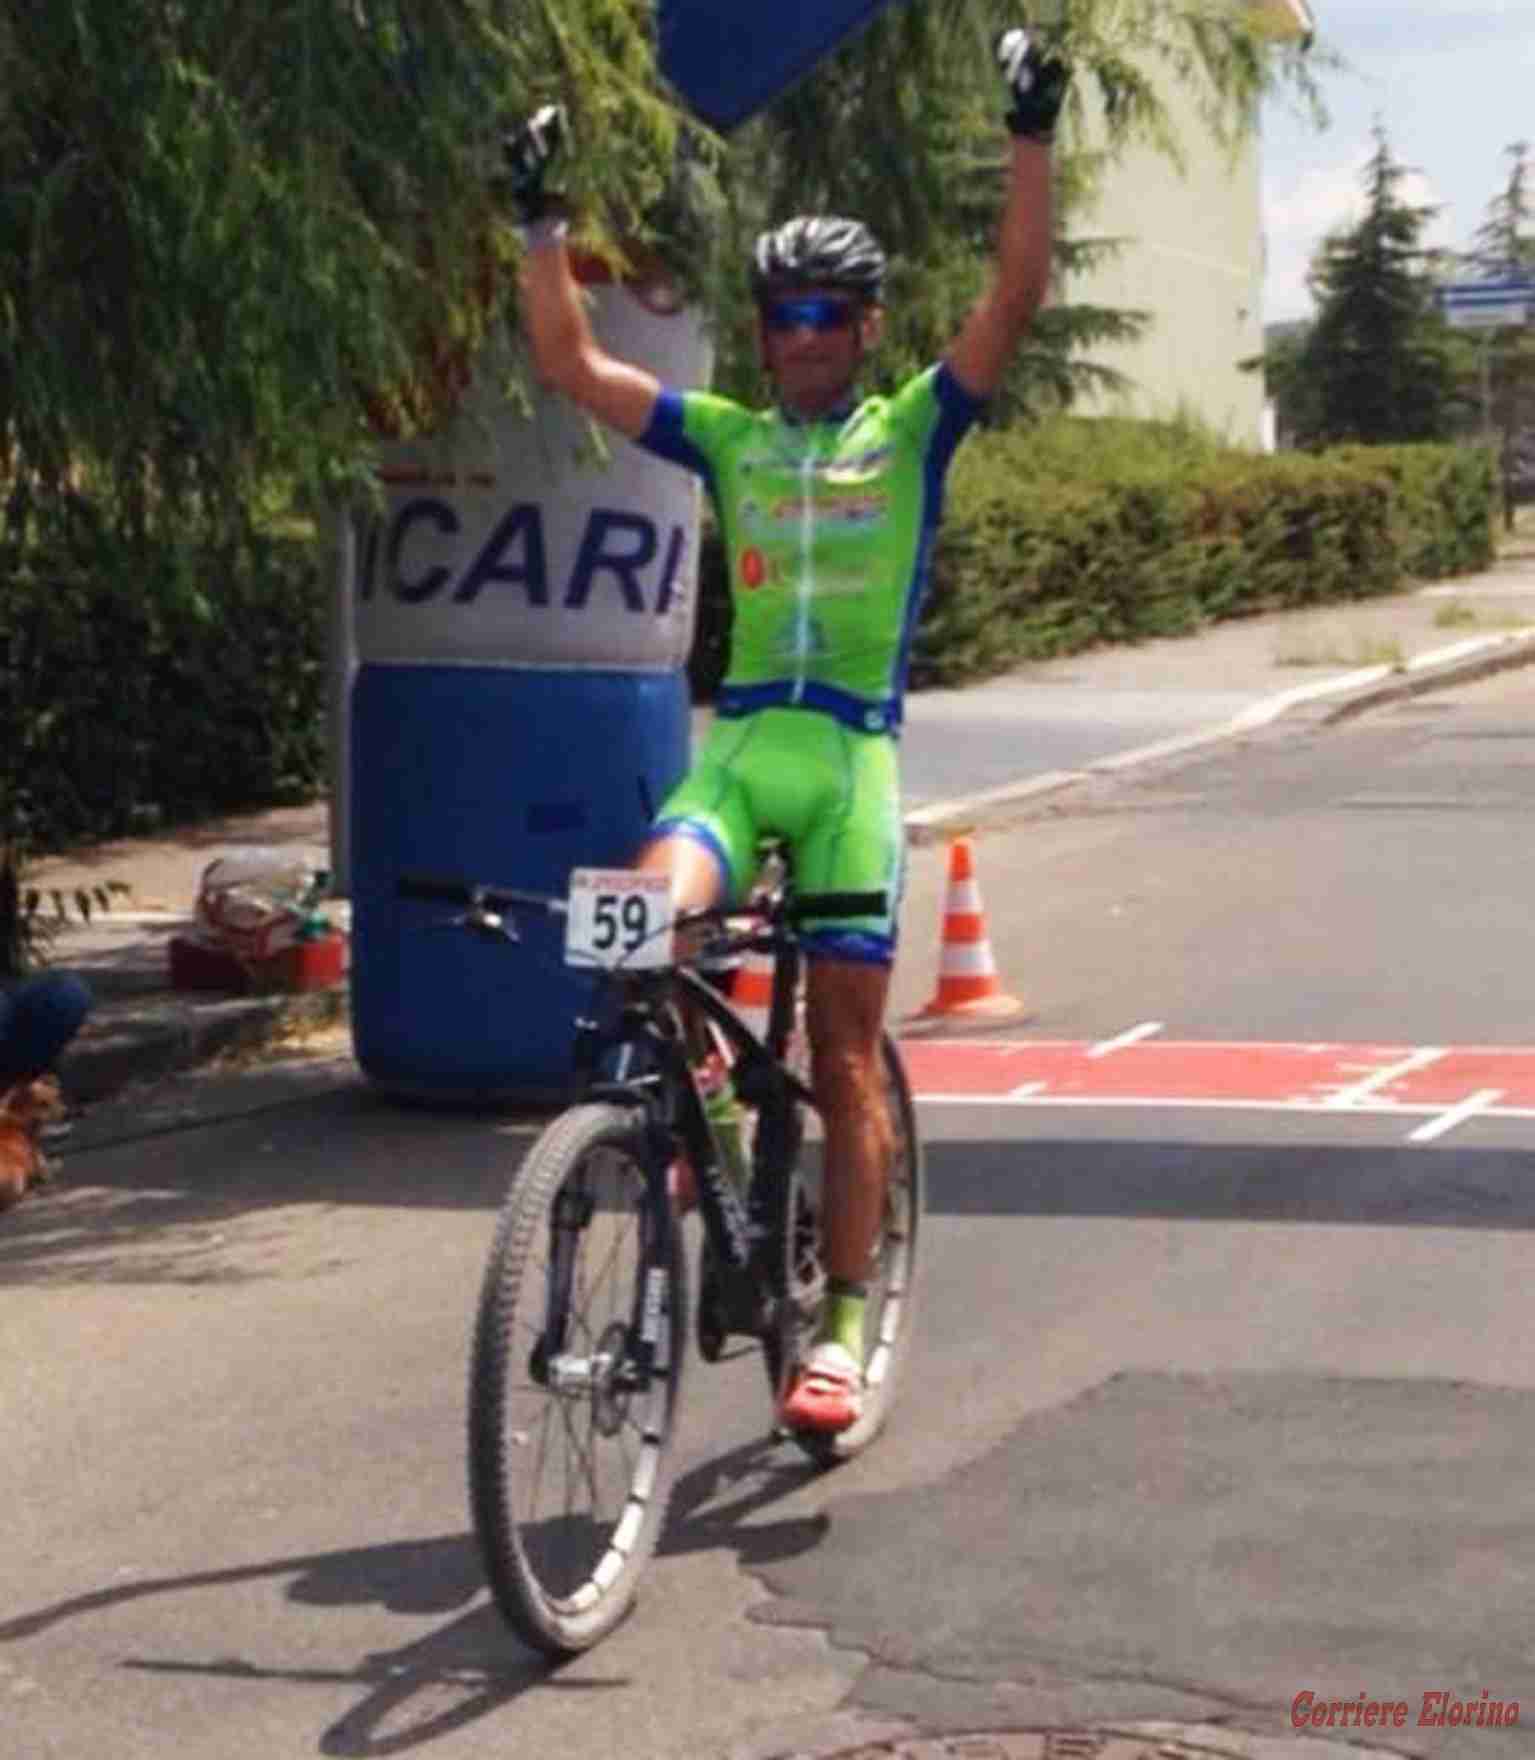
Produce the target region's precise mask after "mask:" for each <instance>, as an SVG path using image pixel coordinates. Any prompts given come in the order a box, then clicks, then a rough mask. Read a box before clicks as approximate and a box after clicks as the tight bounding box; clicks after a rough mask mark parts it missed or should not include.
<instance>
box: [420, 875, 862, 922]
mask: <svg viewBox="0 0 1535 1760" xmlns="http://www.w3.org/2000/svg"><path fill="white" fill-rule="evenodd" d="M395 893H396V896H397V897H399V898H412V899H417V900H419V901H420V902H422V903H425V904H462V905H470V906H480V905H483V906H487V907H488V908H489V909H491V910H501V909H504V908H505V907H506V906H507V905H522V906H524V907H525V908H526V909H529V910H541V911H544V912H546V913H547V914H548V915H549V916H552V917H563V916H566V915H568V914H569V910H570V906H569V904H568V903H567V902H566V900H564V899H563V898H556V897H554V896H553V895H552V894H550V893H546V892H523V891H519V890H518V889H517V888H515V887H511V886H471V885H470V884H469V882H468V881H466V880H461V879H457V878H454V877H453V876H451V875H444V874H420V873H406V874H401V875H400V877H399V879H398V881H397V882H396V883H395ZM888 903H889V900H888V898H887V897H886V895H885V894H884V893H883V892H806V893H791V894H790V895H789V900H788V904H787V907H786V909H785V912H784V915H785V916H786V917H787V918H788V919H789V921H790V922H803V921H804V920H805V919H806V918H809V917H880V916H883V915H884V914H885V910H886V908H887V906H888ZM770 915H771V912H770V911H769V910H768V909H766V908H765V907H760V906H759V907H758V908H757V909H755V910H753V909H752V907H751V906H750V905H748V906H746V907H744V908H742V909H731V908H729V907H727V906H725V905H711V906H710V907H709V908H708V909H707V910H701V911H689V912H687V913H686V914H685V915H683V916H679V917H678V919H677V926H678V928H682V929H685V928H687V927H689V926H690V925H692V924H695V923H708V922H721V923H722V922H724V921H725V920H726V919H728V918H730V917H741V916H757V917H760V918H762V919H763V920H764V921H766V920H767V919H768V918H769V917H770Z"/></svg>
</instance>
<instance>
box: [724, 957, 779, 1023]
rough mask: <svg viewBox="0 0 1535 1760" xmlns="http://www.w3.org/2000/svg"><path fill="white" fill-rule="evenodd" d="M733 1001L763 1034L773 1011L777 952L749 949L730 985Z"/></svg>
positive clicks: (743, 1015)
mask: <svg viewBox="0 0 1535 1760" xmlns="http://www.w3.org/2000/svg"><path fill="white" fill-rule="evenodd" d="M730 1003H731V1007H732V1008H734V1009H735V1011H736V1013H737V1014H738V1015H740V1017H741V1019H742V1020H744V1021H745V1022H746V1024H747V1026H749V1027H750V1028H751V1030H752V1031H753V1032H754V1033H755V1034H756V1035H757V1037H758V1038H759V1039H761V1038H763V1037H764V1036H765V1035H766V1033H767V1030H768V1021H769V1019H770V1018H771V1016H772V1013H773V956H772V955H771V954H770V953H753V952H750V951H748V952H747V954H746V955H745V957H744V958H743V959H742V961H741V963H740V965H738V966H737V967H736V974H735V977H734V978H733V979H732V980H731V985H730Z"/></svg>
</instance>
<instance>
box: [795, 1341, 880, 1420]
mask: <svg viewBox="0 0 1535 1760" xmlns="http://www.w3.org/2000/svg"><path fill="white" fill-rule="evenodd" d="M862 1416H863V1370H862V1369H860V1368H859V1366H858V1364H857V1362H856V1361H855V1359H854V1357H853V1354H852V1352H851V1351H849V1350H847V1349H846V1348H845V1347H844V1346H842V1345H840V1344H835V1343H832V1342H831V1341H829V1340H823V1341H822V1342H821V1343H819V1344H813V1345H811V1347H810V1350H809V1352H808V1353H807V1354H806V1356H805V1358H804V1360H803V1361H802V1362H801V1363H800V1365H799V1367H798V1368H797V1369H796V1370H795V1371H794V1376H793V1379H792V1380H791V1381H790V1383H789V1391H788V1392H787V1393H786V1394H785V1395H784V1398H783V1403H782V1404H781V1405H780V1406H779V1408H778V1420H779V1422H780V1423H781V1424H783V1425H785V1426H786V1427H787V1428H788V1429H790V1430H821V1431H825V1432H827V1433H829V1434H833V1435H834V1434H836V1433H837V1432H838V1431H840V1430H850V1429H852V1427H853V1425H854V1424H856V1423H857V1422H858V1420H859V1419H860V1418H861V1417H862Z"/></svg>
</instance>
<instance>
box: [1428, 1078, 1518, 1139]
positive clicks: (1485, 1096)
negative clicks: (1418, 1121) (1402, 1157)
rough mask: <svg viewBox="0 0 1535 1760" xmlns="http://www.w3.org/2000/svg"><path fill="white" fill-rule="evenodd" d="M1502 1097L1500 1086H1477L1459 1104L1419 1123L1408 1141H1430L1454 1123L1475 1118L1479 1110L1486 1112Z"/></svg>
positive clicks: (1454, 1125) (1443, 1133)
mask: <svg viewBox="0 0 1535 1760" xmlns="http://www.w3.org/2000/svg"><path fill="white" fill-rule="evenodd" d="M1502 1098H1503V1090H1502V1089H1501V1088H1478V1089H1477V1091H1476V1092H1475V1093H1474V1094H1468V1095H1467V1096H1466V1098H1465V1099H1464V1100H1462V1101H1461V1103H1460V1105H1459V1106H1452V1107H1451V1108H1450V1110H1449V1111H1448V1112H1441V1113H1440V1115H1439V1116H1438V1118H1434V1119H1430V1120H1429V1122H1428V1123H1427V1124H1424V1125H1419V1126H1418V1128H1417V1130H1415V1131H1414V1132H1413V1133H1412V1134H1411V1136H1409V1137H1408V1139H1407V1141H1408V1142H1409V1143H1432V1142H1434V1141H1435V1140H1436V1139H1437V1138H1439V1137H1442V1136H1444V1135H1445V1134H1446V1132H1448V1131H1452V1130H1454V1129H1455V1127H1456V1125H1458V1124H1464V1123H1465V1122H1466V1120H1467V1119H1468V1118H1475V1117H1476V1115H1477V1114H1478V1113H1479V1112H1486V1111H1487V1109H1488V1108H1489V1107H1490V1106H1495V1105H1496V1104H1497V1103H1498V1101H1499V1100H1501V1099H1502Z"/></svg>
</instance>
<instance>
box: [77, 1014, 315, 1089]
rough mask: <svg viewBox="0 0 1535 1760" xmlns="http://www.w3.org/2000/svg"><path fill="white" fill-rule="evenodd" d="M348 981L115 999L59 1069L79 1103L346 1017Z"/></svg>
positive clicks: (86, 1028) (194, 1067)
mask: <svg viewBox="0 0 1535 1760" xmlns="http://www.w3.org/2000/svg"><path fill="white" fill-rule="evenodd" d="M348 1005H349V990H348V987H347V986H346V985H345V984H340V985H333V986H330V987H328V988H326V989H323V990H306V991H299V992H294V993H282V994H276V995H267V996H239V997H221V998H218V999H216V1000H209V999H207V998H202V999H199V1000H195V1001H194V1000H191V999H187V998H183V997H181V996H177V995H174V994H173V995H172V996H171V997H169V998H165V997H159V996H156V997H146V998H145V999H144V1001H143V1003H142V1005H139V1004H136V1003H134V1002H127V1003H117V1004H109V1005H108V1006H107V1007H105V1008H102V1009H100V1010H99V1011H98V1012H97V1014H95V1015H94V1016H93V1017H92V1018H91V1020H89V1021H88V1022H87V1024H86V1026H85V1028H84V1030H83V1031H82V1032H81V1034H80V1037H79V1038H78V1039H76V1040H75V1041H74V1043H73V1044H72V1045H71V1046H70V1047H69V1048H68V1050H66V1051H65V1053H64V1055H63V1056H62V1057H61V1058H60V1060H59V1063H58V1067H57V1074H58V1078H59V1081H60V1084H61V1085H62V1087H63V1089H64V1093H65V1095H66V1096H67V1098H68V1099H69V1100H70V1102H71V1103H73V1104H87V1103H90V1102H93V1101H100V1100H106V1099H110V1098H111V1097H112V1096H113V1095H115V1094H119V1093H121V1092H122V1090H123V1089H124V1088H127V1087H129V1086H131V1085H132V1084H133V1083H135V1082H144V1081H159V1080H162V1079H163V1078H165V1077H166V1076H171V1075H180V1074H184V1073H185V1072H186V1071H188V1070H191V1069H196V1068H199V1067H200V1066H202V1065H203V1064H206V1063H209V1062H211V1061H212V1059H214V1058H215V1057H218V1056H220V1055H221V1054H223V1053H225V1052H230V1051H252V1050H257V1049H259V1048H260V1047H262V1046H264V1045H269V1044H271V1043H272V1041H273V1040H275V1039H278V1038H280V1037H282V1036H283V1035H284V1034H285V1033H288V1032H291V1031H293V1030H295V1029H297V1028H301V1027H317V1026H328V1025H330V1024H332V1023H333V1022H336V1021H338V1020H342V1019H344V1018H345V1016H346V1014H347V1010H348Z"/></svg>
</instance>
